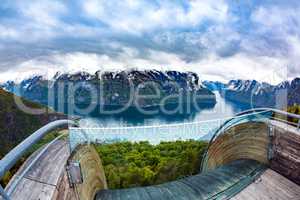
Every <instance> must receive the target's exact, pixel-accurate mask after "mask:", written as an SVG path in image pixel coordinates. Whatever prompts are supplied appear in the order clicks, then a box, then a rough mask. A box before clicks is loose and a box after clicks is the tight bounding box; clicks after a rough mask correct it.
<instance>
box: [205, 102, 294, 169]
mask: <svg viewBox="0 0 300 200" xmlns="http://www.w3.org/2000/svg"><path fill="white" fill-rule="evenodd" d="M278 116H284V118H279V117H278ZM288 118H294V119H297V120H298V123H293V122H289V121H288V120H287V119H288ZM270 120H274V121H279V122H284V123H285V124H289V125H292V126H294V127H297V129H298V130H299V127H300V115H296V114H293V113H288V112H285V111H281V110H277V109H272V108H256V109H251V110H246V111H243V112H241V113H238V114H236V115H235V116H234V117H232V118H230V119H228V120H227V121H225V122H224V123H223V124H222V125H221V126H220V127H219V128H218V129H217V130H216V131H215V132H214V134H213V136H212V137H211V139H210V141H209V145H208V148H207V150H206V152H205V154H204V156H203V159H202V162H201V171H206V170H209V169H211V168H212V166H211V163H209V157H210V156H212V155H213V154H212V152H215V153H218V150H217V149H218V147H217V146H218V145H219V146H220V144H218V145H214V144H216V143H222V145H225V136H224V135H228V136H227V138H226V140H227V141H226V142H228V143H230V142H231V144H227V145H229V146H230V145H231V146H230V148H231V150H232V151H234V148H236V147H234V146H233V145H237V144H234V139H232V138H231V139H232V140H230V136H231V137H239V135H241V131H242V130H239V131H237V130H235V133H233V132H234V131H233V130H234V129H238V128H239V127H241V126H243V125H244V127H243V130H244V131H247V130H248V131H251V129H255V127H251V124H252V126H253V123H254V122H256V126H258V123H259V122H261V124H260V126H261V127H260V129H261V130H262V129H264V130H263V131H261V130H258V131H257V132H256V133H258V134H254V135H253V134H252V136H249V138H247V139H248V141H252V147H250V146H248V147H249V148H252V154H253V155H252V154H250V153H251V152H247V153H249V154H248V158H251V156H254V157H255V156H256V160H258V161H260V162H263V163H266V159H267V157H268V156H269V155H268V153H270V152H267V151H268V150H269V149H268V148H270V146H268V145H271V144H270V143H271V141H270V140H271V138H270V137H269V135H268V134H269V133H268V132H269V130H268V129H267V128H268V127H267V123H268V121H270ZM263 124H264V125H263ZM262 140H263V141H264V142H263V145H261V146H260V147H258V145H259V144H262V143H261V142H262ZM240 142H243V141H240ZM256 142H257V143H256ZM255 144H256V145H257V147H255ZM223 148H224V147H223ZM241 148H242V146H241ZM243 148H244V149H243V150H245V149H247V147H246V146H243ZM249 148H248V150H249ZM253 148H260V149H259V150H260V151H261V152H260V155H255V152H256V153H258V149H253ZM236 150H238V149H236ZM243 150H241V149H239V151H240V152H242V151H243ZM232 153H233V154H236V153H237V152H232ZM245 153H246V152H245ZM262 154H265V156H263V155H262ZM222 156H223V157H222V158H219V159H223V161H224V162H225V161H226V159H228V158H227V157H226V155H225V154H223V155H222ZM268 159H270V158H268ZM216 162H217V161H216ZM215 167H216V166H215Z"/></svg>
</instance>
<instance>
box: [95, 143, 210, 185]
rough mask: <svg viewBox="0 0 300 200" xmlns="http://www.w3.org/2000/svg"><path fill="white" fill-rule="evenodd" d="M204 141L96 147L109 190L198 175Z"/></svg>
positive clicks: (116, 144) (119, 144)
mask: <svg viewBox="0 0 300 200" xmlns="http://www.w3.org/2000/svg"><path fill="white" fill-rule="evenodd" d="M206 147H207V142H204V141H195V140H190V141H176V142H162V143H160V144H158V145H151V144H149V143H148V142H140V143H130V142H119V143H114V144H104V145H96V150H97V152H98V153H99V155H100V157H101V160H102V164H103V166H104V170H105V174H106V178H107V182H108V187H109V188H110V189H121V188H130V187H137V186H148V185H155V184H160V183H164V182H167V181H172V180H176V179H178V178H182V177H185V176H190V175H194V174H197V173H198V172H199V170H200V163H201V159H202V156H203V154H204V152H205V149H206Z"/></svg>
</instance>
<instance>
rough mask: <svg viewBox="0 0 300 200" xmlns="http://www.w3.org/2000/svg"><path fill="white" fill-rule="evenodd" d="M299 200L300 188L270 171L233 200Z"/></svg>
mask: <svg viewBox="0 0 300 200" xmlns="http://www.w3.org/2000/svg"><path fill="white" fill-rule="evenodd" d="M270 199H272V200H299V199H300V186H299V185H297V184H295V183H293V182H292V181H290V180H288V179H287V178H285V177H283V176H282V175H280V174H278V173H277V172H275V171H273V170H271V169H268V170H266V171H265V172H264V173H263V174H262V175H261V177H260V178H259V179H257V180H256V181H255V182H254V183H252V184H251V185H249V186H248V187H246V188H245V189H244V190H242V191H241V192H240V193H239V194H237V195H236V196H234V197H233V198H232V200H270Z"/></svg>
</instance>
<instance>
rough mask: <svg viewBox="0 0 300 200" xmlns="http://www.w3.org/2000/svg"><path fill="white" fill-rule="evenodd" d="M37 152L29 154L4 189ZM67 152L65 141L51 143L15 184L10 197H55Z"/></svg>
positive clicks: (42, 198)
mask: <svg viewBox="0 0 300 200" xmlns="http://www.w3.org/2000/svg"><path fill="white" fill-rule="evenodd" d="M39 152H40V151H37V152H35V153H34V154H33V155H32V156H30V158H29V159H28V160H27V161H26V162H25V163H24V165H23V166H22V167H21V169H20V170H19V171H18V172H17V173H16V175H15V176H14V177H13V179H12V180H11V181H10V183H9V184H8V186H7V187H6V190H7V189H8V188H10V187H11V186H12V184H13V182H14V181H16V180H17V179H16V177H17V176H18V175H19V174H21V173H22V172H23V171H24V170H25V169H26V168H27V167H28V165H29V164H30V163H31V162H32V160H33V159H34V158H35V156H36V155H37V154H38V153H39ZM69 154H70V153H69V148H68V145H67V142H66V141H64V140H58V141H56V142H55V143H54V144H52V145H51V146H50V147H49V148H48V149H47V150H46V152H44V154H43V155H42V156H41V158H39V159H38V161H37V162H36V163H35V164H34V165H33V166H32V167H31V168H30V170H29V171H28V172H27V173H26V174H25V176H24V178H23V179H22V180H21V181H20V182H19V183H18V184H17V186H16V188H15V190H14V192H13V193H12V194H11V197H12V199H16V200H24V199H26V200H36V199H37V200H38V199H41V200H44V199H45V200H48V199H55V198H56V195H57V194H58V193H57V191H58V185H59V184H60V181H61V178H62V175H63V174H64V170H65V165H66V163H67V159H68V157H69Z"/></svg>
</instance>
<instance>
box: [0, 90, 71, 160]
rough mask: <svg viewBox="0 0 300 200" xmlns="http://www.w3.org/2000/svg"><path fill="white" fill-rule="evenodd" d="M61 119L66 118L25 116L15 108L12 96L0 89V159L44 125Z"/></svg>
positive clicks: (31, 104) (55, 114)
mask: <svg viewBox="0 0 300 200" xmlns="http://www.w3.org/2000/svg"><path fill="white" fill-rule="evenodd" d="M24 103H25V104H26V105H27V106H28V107H31V108H42V106H41V105H39V104H37V103H32V102H30V101H27V100H24ZM61 118H66V116H65V115H62V114H58V113H45V114H41V115H31V114H27V113H25V112H23V111H22V110H20V109H19V108H18V107H17V105H16V104H15V101H14V96H13V94H11V93H9V92H6V91H4V90H3V89H0V158H1V157H2V156H4V155H5V154H6V153H7V152H8V151H9V150H10V149H12V148H13V147H14V146H16V145H17V144H19V143H20V142H21V141H23V140H24V139H25V138H26V137H27V136H29V135H30V134H31V133H33V132H34V131H35V130H37V129H39V128H40V127H41V126H43V125H44V124H47V123H48V122H50V121H53V120H56V119H61Z"/></svg>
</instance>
